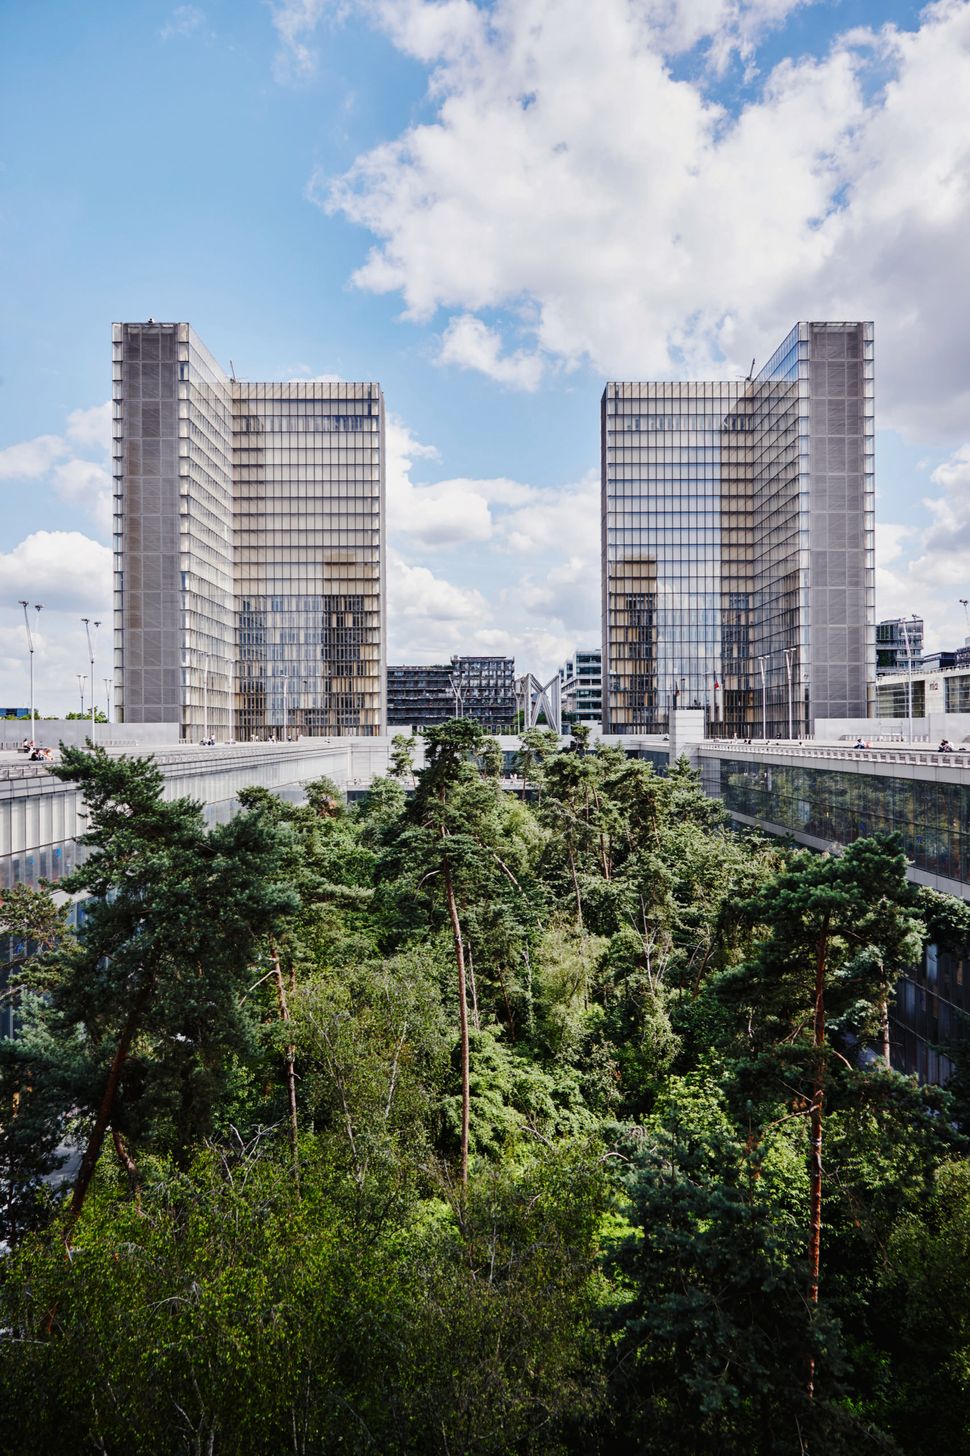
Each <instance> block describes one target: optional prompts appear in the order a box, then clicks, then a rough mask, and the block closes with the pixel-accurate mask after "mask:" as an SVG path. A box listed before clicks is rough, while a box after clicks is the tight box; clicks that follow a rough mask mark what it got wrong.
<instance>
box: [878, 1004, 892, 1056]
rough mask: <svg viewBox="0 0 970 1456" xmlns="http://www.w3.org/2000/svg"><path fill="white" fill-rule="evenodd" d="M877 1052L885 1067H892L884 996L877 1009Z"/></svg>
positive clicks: (887, 1011) (887, 1012)
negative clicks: (880, 1055) (878, 1051)
mask: <svg viewBox="0 0 970 1456" xmlns="http://www.w3.org/2000/svg"><path fill="white" fill-rule="evenodd" d="M879 1050H880V1053H881V1054H882V1059H883V1062H884V1063H885V1065H886V1067H887V1068H889V1067H891V1066H892V1047H891V1045H890V1041H889V998H888V996H884V997H883V1000H882V1003H881V1005H880V1007H879Z"/></svg>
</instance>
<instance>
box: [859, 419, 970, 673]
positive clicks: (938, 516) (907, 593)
mask: <svg viewBox="0 0 970 1456" xmlns="http://www.w3.org/2000/svg"><path fill="white" fill-rule="evenodd" d="M930 479H931V481H932V483H933V484H934V485H936V486H939V487H941V490H942V493H941V494H939V495H935V496H927V497H925V498H924V499H923V502H922V504H923V507H924V509H925V510H926V512H927V515H928V518H929V521H928V524H927V525H925V526H922V527H915V526H898V525H892V524H880V525H879V526H878V527H877V531H876V550H877V555H876V562H877V567H876V609H877V615H878V617H880V618H885V617H902V616H909V615H910V614H911V613H913V612H915V613H916V614H917V615H918V616H921V617H923V618H924V619H925V622H926V650H927V651H929V652H934V651H937V650H938V649H941V648H942V649H947V650H952V648H954V647H957V646H960V645H962V643H963V641H964V638H965V637H966V636H967V634H968V628H967V618H966V613H965V611H964V608H963V605H962V603H961V600H960V599H961V598H962V597H967V598H970V445H963V446H961V447H960V449H958V450H956V451H954V453H953V454H952V455H951V457H950V459H949V460H947V461H945V462H944V463H943V464H942V465H940V466H938V467H937V469H936V470H934V471H933V474H932V476H931V477H930ZM904 542H905V543H906V546H905V547H904V546H903V543H904Z"/></svg>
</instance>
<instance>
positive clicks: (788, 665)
mask: <svg viewBox="0 0 970 1456" xmlns="http://www.w3.org/2000/svg"><path fill="white" fill-rule="evenodd" d="M797 651H798V648H797V647H786V648H785V671H786V673H787V674H788V737H789V739H792V738H794V736H795V733H794V729H793V727H792V721H793V719H792V659H793V658H794V656H795V653H796V652H797Z"/></svg>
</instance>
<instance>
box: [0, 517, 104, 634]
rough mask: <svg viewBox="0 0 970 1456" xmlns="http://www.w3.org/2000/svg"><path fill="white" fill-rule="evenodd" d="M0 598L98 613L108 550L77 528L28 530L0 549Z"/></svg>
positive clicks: (101, 604) (102, 601)
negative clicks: (20, 538)
mask: <svg viewBox="0 0 970 1456" xmlns="http://www.w3.org/2000/svg"><path fill="white" fill-rule="evenodd" d="M2 597H8V598H10V599H12V600H14V601H16V600H17V599H18V598H20V597H28V598H29V599H30V601H32V602H34V601H40V602H42V603H43V604H44V606H45V607H46V608H49V609H50V610H51V611H78V612H81V613H84V614H87V615H90V614H91V613H96V614H97V613H100V614H101V615H104V614H105V613H106V612H107V610H108V604H109V603H110V601H111V551H110V550H109V549H108V547H107V546H102V545H101V544H100V542H98V541H92V540H91V538H90V536H85V535H82V533H81V532H80V531H34V532H33V533H32V534H31V535H30V536H27V537H26V539H25V540H23V541H21V542H20V543H19V544H18V545H16V546H14V547H13V549H12V550H10V551H5V552H3V553H0V598H2ZM46 620H47V619H45V621H46Z"/></svg>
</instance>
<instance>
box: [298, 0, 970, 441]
mask: <svg viewBox="0 0 970 1456" xmlns="http://www.w3.org/2000/svg"><path fill="white" fill-rule="evenodd" d="M286 8H287V9H288V10H292V11H293V12H294V14H295V13H296V12H299V16H298V18H299V19H300V24H299V25H298V26H297V33H298V34H299V35H300V36H302V37H303V38H304V41H305V40H306V37H307V36H308V35H309V34H310V32H311V30H312V24H313V23H315V20H317V19H319V16H320V14H321V13H322V10H323V6H322V5H320V4H314V3H312V0H304V4H303V5H302V6H295V5H294V6H289V7H286ZM362 8H363V10H364V13H365V14H366V15H367V16H369V17H370V18H371V19H372V21H373V22H374V23H376V24H379V25H381V26H383V28H384V29H385V30H386V31H387V33H388V34H389V35H390V36H391V38H392V40H393V41H394V42H395V44H397V45H398V46H399V47H400V48H401V49H402V50H405V51H406V52H407V53H408V54H410V55H413V56H415V57H416V58H418V59H419V60H421V61H422V62H423V63H424V64H425V65H426V66H427V67H428V68H429V72H430V75H429V96H430V99H431V101H432V103H433V105H434V107H435V113H434V117H433V119H432V120H431V121H430V122H427V123H423V124H419V125H414V126H411V127H409V128H408V129H407V130H406V131H405V132H403V133H402V134H401V135H400V136H399V137H397V138H396V139H395V140H392V141H389V142H385V143H383V144H381V145H379V146H377V147H375V148H373V149H372V150H370V151H369V152H367V153H365V154H363V155H362V156H360V157H359V158H358V159H357V161H356V162H355V163H354V165H353V167H352V168H351V169H350V170H349V171H348V172H347V173H346V174H345V175H344V176H343V177H341V178H338V179H336V180H333V179H328V178H325V177H322V176H317V177H316V178H314V179H313V180H312V181H311V184H310V195H311V196H313V197H314V198H315V199H316V200H317V201H318V202H319V203H320V205H321V206H323V207H324V208H326V209H327V210H329V211H331V212H338V213H341V214H342V215H344V216H345V217H347V218H349V219H350V220H352V221H354V222H356V223H358V224H360V225H361V226H362V227H364V228H365V229H367V230H368V231H369V232H370V233H371V234H372V236H373V238H374V240H375V241H374V246H373V247H372V249H371V251H370V253H369V254H368V256H367V258H366V259H365V261H364V262H363V263H362V265H361V266H360V268H359V269H358V270H357V272H356V274H355V275H354V279H355V282H356V283H357V284H358V286H360V287H362V288H365V289H368V290H371V291H373V292H377V293H398V294H400V295H401V297H402V298H403V301H404V305H405V310H406V314H407V316H408V317H410V318H411V319H414V320H416V321H427V320H430V319H432V318H433V316H434V315H435V313H436V312H437V311H439V310H446V311H447V312H448V313H449V314H450V315H452V317H451V318H450V320H446V321H445V324H444V332H443V339H444V341H445V342H444V344H443V349H442V357H443V358H445V359H447V360H449V361H450V362H456V363H458V364H459V365H460V366H461V367H466V368H467V367H475V368H479V369H481V370H483V372H485V373H486V374H489V375H491V377H493V378H495V377H500V378H502V380H503V382H505V383H507V384H510V385H515V386H517V387H525V388H535V387H536V384H537V383H538V374H539V372H541V369H542V365H543V362H544V361H545V362H546V363H547V367H548V364H553V363H555V362H556V361H559V362H561V363H565V364H566V365H567V366H568V365H572V364H575V363H576V362H578V361H582V360H586V361H589V362H590V363H591V364H592V366H593V367H594V368H596V369H597V370H599V371H600V372H602V373H605V374H607V375H611V376H618V377H627V378H629V377H644V376H645V377H652V376H656V375H658V374H665V373H677V374H682V373H684V372H688V371H691V372H693V371H704V372H707V371H708V370H717V372H718V373H723V372H725V371H730V372H733V371H734V370H735V369H736V368H740V369H742V370H743V372H747V367H748V364H749V361H750V357H751V354H759V355H760V357H762V358H763V357H764V354H765V352H766V351H767V350H768V349H769V348H770V347H773V346H774V345H775V344H776V343H777V342H778V341H779V340H780V338H781V337H782V336H783V335H784V333H785V332H786V330H787V328H788V327H789V326H790V324H791V323H792V322H794V321H795V319H796V318H799V317H801V318H824V317H836V318H875V319H876V321H877V326H878V331H877V371H878V372H877V379H878V387H879V406H880V417H881V422H882V423H884V424H890V423H891V424H893V425H895V426H896V427H897V428H899V429H901V430H904V431H905V432H907V433H908V434H909V435H916V434H920V433H922V434H927V435H930V434H932V433H933V432H934V431H940V432H948V433H950V434H951V436H952V435H953V434H954V433H956V432H958V431H960V430H961V429H962V428H963V427H964V424H965V421H966V418H967V416H968V414H970V368H968V346H967V338H968V337H970V289H968V288H967V287H966V279H965V271H966V239H967V237H968V236H970V188H968V186H967V180H966V179H967V176H968V173H970V127H968V124H967V116H966V99H965V98H966V96H967V94H968V93H970V4H967V3H966V0H937V3H934V4H931V5H929V6H928V7H927V8H926V10H925V11H924V12H923V15H922V17H921V22H920V25H919V28H918V29H917V30H914V31H912V32H908V31H901V30H899V29H897V28H896V27H895V26H893V25H887V26H884V27H883V28H881V29H879V30H864V29H856V30H854V31H851V32H847V33H846V34H845V35H843V36H842V37H840V38H838V39H837V40H836V41H835V42H834V44H833V45H832V47H831V49H830V51H829V52H828V54H826V55H824V56H823V57H822V58H820V59H814V58H803V59H799V60H786V61H783V62H782V63H781V64H779V65H778V66H777V67H776V68H775V69H774V70H773V71H772V72H771V73H770V74H768V75H767V76H766V77H765V78H764V81H763V83H762V85H761V87H760V90H759V92H758V94H757V95H755V96H754V98H753V99H751V100H750V101H749V102H747V104H745V105H744V106H743V107H742V108H741V109H740V111H739V113H738V114H737V115H734V116H732V115H730V114H728V113H727V112H726V111H725V110H724V109H723V108H722V107H721V106H720V105H718V104H716V103H715V102H714V101H712V100H711V99H710V94H709V91H708V89H707V83H706V73H705V72H704V71H703V69H702V72H701V73H700V74H699V76H698V78H697V79H696V80H694V81H686V80H680V79H676V78H675V76H674V75H673V73H672V71H671V69H670V66H669V64H668V62H669V59H670V57H671V56H672V55H674V54H678V53H681V52H683V51H684V50H686V49H689V48H691V47H698V46H699V47H701V50H702V51H703V52H704V54H705V55H706V56H707V57H708V59H709V60H710V62H711V64H712V65H713V66H714V68H715V69H717V68H718V67H723V64H724V63H725V58H726V57H728V56H740V57H741V58H742V60H743V61H744V62H745V63H750V62H751V60H752V57H753V55H754V48H755V47H756V45H757V42H758V39H759V37H760V36H761V35H762V34H763V33H764V31H765V29H766V28H768V27H770V26H771V25H776V24H779V23H781V22H782V21H783V20H784V18H785V17H786V15H787V14H788V13H789V12H790V11H791V10H793V9H794V8H795V4H794V0H757V3H754V0H751V3H743V0H689V3H688V0H676V3H675V0H644V3H640V4H632V3H630V0H599V3H598V4H597V6H596V7H595V18H592V17H593V12H591V10H590V7H589V5H588V3H587V0H495V3H494V4H493V5H491V6H490V7H488V8H486V7H479V6H477V5H475V4H472V3H470V0H448V3H431V0H362ZM485 309H488V310H492V311H502V310H508V311H509V320H510V326H511V329H512V332H513V337H514V345H513V349H514V350H517V351H518V352H511V353H510V352H509V349H508V346H506V345H503V342H502V339H501V336H500V334H499V331H498V330H497V329H496V328H494V327H487V326H486V325H484V324H483V323H482V321H481V319H480V318H478V317H477V316H476V315H478V314H480V313H481V311H482V310H485ZM523 334H524V336H525V339H526V343H525V345H522V338H523ZM956 438H959V434H957V435H956Z"/></svg>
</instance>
